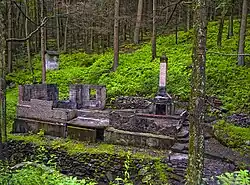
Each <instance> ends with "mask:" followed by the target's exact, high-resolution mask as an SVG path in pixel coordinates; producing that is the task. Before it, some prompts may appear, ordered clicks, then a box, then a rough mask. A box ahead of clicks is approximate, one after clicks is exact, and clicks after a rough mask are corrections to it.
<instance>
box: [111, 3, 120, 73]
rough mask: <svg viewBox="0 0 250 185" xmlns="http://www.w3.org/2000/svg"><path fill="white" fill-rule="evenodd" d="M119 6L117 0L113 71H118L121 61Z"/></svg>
mask: <svg viewBox="0 0 250 185" xmlns="http://www.w3.org/2000/svg"><path fill="white" fill-rule="evenodd" d="M119 8H120V0H115V19H114V63H113V71H116V69H117V67H118V63H119Z"/></svg>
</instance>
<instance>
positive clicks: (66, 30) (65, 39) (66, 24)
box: [63, 5, 69, 52]
mask: <svg viewBox="0 0 250 185" xmlns="http://www.w3.org/2000/svg"><path fill="white" fill-rule="evenodd" d="M66 11H67V12H66V13H67V18H66V22H65V29H64V47H63V50H64V52H66V51H67V33H68V22H69V17H68V14H69V7H68V5H66Z"/></svg>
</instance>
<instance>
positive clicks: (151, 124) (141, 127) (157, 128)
mask: <svg viewBox="0 0 250 185" xmlns="http://www.w3.org/2000/svg"><path fill="white" fill-rule="evenodd" d="M110 126H112V127H114V128H116V129H119V130H126V131H131V132H143V133H152V134H160V135H167V136H173V137H174V136H175V135H176V133H177V132H178V131H179V129H180V128H181V117H178V116H175V117H174V116H154V115H150V114H141V113H136V112H135V110H134V111H132V110H131V111H120V110H118V111H112V112H111V113H110Z"/></svg>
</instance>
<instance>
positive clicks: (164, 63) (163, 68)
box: [157, 54, 168, 97]
mask: <svg viewBox="0 0 250 185" xmlns="http://www.w3.org/2000/svg"><path fill="white" fill-rule="evenodd" d="M160 61H161V63H160V76H159V90H158V93H157V95H158V96H162V97H166V95H167V94H166V81H167V68H168V58H167V57H166V55H165V54H163V55H162V56H161V59H160Z"/></svg>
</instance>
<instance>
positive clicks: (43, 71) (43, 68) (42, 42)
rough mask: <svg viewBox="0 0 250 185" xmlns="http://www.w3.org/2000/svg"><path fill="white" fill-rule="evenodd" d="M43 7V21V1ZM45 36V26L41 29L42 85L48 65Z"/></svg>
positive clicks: (42, 5) (44, 81)
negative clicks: (46, 61)
mask: <svg viewBox="0 0 250 185" xmlns="http://www.w3.org/2000/svg"><path fill="white" fill-rule="evenodd" d="M40 5H41V21H42V20H43V18H44V15H43V14H44V3H43V0H40ZM44 37H45V35H44V26H42V27H41V59H42V83H46V63H45V44H44V40H45V38H44Z"/></svg>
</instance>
